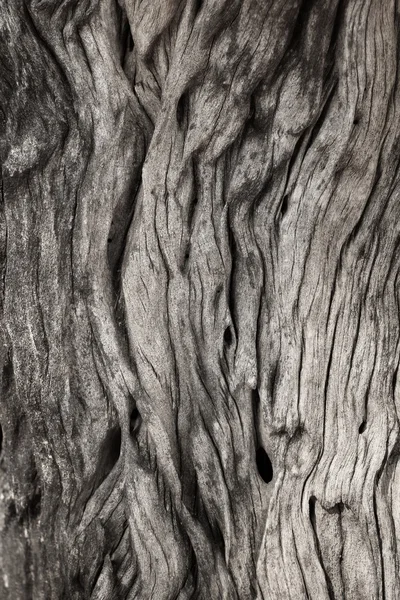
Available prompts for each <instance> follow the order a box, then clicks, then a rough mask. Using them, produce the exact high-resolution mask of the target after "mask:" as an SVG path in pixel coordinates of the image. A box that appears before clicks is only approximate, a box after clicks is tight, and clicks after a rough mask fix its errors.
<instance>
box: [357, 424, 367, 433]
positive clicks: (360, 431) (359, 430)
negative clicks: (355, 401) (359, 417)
mask: <svg viewBox="0 0 400 600" xmlns="http://www.w3.org/2000/svg"><path fill="white" fill-rule="evenodd" d="M366 428H367V421H363V422H362V423H361V425H360V427H359V428H358V433H364V431H365V430H366Z"/></svg>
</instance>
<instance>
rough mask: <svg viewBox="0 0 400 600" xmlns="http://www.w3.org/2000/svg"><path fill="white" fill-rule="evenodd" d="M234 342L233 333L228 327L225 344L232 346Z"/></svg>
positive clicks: (225, 332)
mask: <svg viewBox="0 0 400 600" xmlns="http://www.w3.org/2000/svg"><path fill="white" fill-rule="evenodd" d="M232 341H233V336H232V331H231V328H230V327H227V328H226V329H225V331H224V342H225V344H226V345H227V346H230V345H231V344H232Z"/></svg>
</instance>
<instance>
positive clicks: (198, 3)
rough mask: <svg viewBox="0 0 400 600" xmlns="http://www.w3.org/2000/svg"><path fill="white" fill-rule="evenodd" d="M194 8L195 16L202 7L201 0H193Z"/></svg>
mask: <svg viewBox="0 0 400 600" xmlns="http://www.w3.org/2000/svg"><path fill="white" fill-rule="evenodd" d="M193 5H194V6H193V8H194V16H195V17H197V15H198V14H199V12H200V11H201V9H202V8H203V0H194V1H193Z"/></svg>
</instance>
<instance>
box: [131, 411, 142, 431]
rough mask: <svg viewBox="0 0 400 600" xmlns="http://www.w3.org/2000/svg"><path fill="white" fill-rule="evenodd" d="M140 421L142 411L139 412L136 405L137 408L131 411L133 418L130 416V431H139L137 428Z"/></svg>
mask: <svg viewBox="0 0 400 600" xmlns="http://www.w3.org/2000/svg"><path fill="white" fill-rule="evenodd" d="M140 421H141V416H140V412H139V410H138V408H137V406H135V408H134V409H133V410H132V412H131V418H130V424H129V431H130V432H131V433H133V432H134V431H137V429H138V427H139V425H140Z"/></svg>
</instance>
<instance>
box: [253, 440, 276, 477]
mask: <svg viewBox="0 0 400 600" xmlns="http://www.w3.org/2000/svg"><path fill="white" fill-rule="evenodd" d="M256 464H257V470H258V473H259V475H260V477H261V479H262V480H263V481H264V482H265V483H270V482H271V481H272V479H273V477H274V471H273V467H272V463H271V460H270V458H269V456H268V454H267V453H266V451H265V450H264V448H263V447H262V446H259V448H257V451H256Z"/></svg>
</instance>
